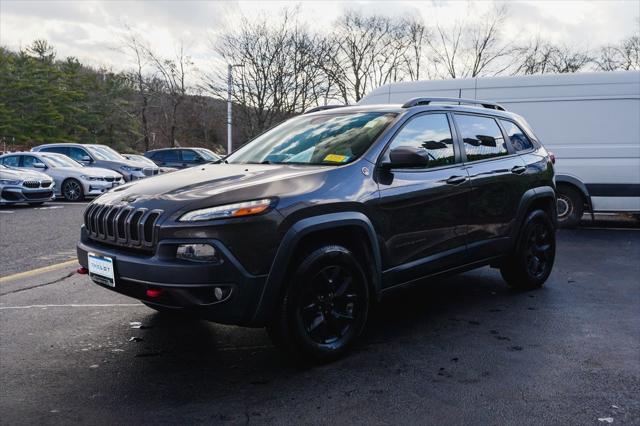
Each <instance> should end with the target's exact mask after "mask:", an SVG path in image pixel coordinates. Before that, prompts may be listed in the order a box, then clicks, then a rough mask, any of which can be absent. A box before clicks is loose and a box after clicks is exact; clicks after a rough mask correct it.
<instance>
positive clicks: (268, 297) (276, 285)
mask: <svg viewBox="0 0 640 426" xmlns="http://www.w3.org/2000/svg"><path fill="white" fill-rule="evenodd" d="M343 226H357V227H359V228H360V229H362V230H363V231H364V232H365V235H366V236H367V238H368V240H369V244H370V246H371V249H372V250H371V251H372V253H371V254H372V258H373V262H374V268H375V269H374V270H375V273H374V274H373V276H372V281H373V282H372V284H373V290H374V291H373V293H374V294H373V297H374V298H375V299H376V300H379V299H380V297H381V294H382V293H381V291H380V287H381V275H382V261H381V255H380V247H379V245H378V237H377V235H376V232H375V229H374V227H373V224H372V223H371V221H370V220H369V218H368V217H367V216H366V215H365V214H364V213H360V212H338V213H328V214H324V215H319V216H313V217H309V218H306V219H301V220H299V221H298V222H296V223H294V224H293V225H292V226H291V227H290V228H289V230H288V231H287V232H286V233H285V235H284V237H283V238H282V241H281V242H280V246H279V247H278V250H277V252H276V256H275V258H274V260H273V263H272V265H271V269H270V271H269V275H268V277H267V281H266V283H265V285H264V289H263V291H262V295H261V296H260V299H259V301H258V306H257V307H256V313H255V316H254V318H253V321H252V322H253V323H259V324H263V323H266V322H267V321H268V319H269V316H270V315H271V313H272V312H273V309H274V308H275V307H276V305H277V303H278V297H279V296H280V294H281V293H282V289H283V287H284V285H285V280H286V272H287V266H288V263H289V261H290V259H291V257H292V255H293V254H294V251H295V248H296V246H297V245H298V243H299V242H300V241H301V239H302V238H303V237H305V236H306V235H309V234H311V233H313V232H317V231H325V230H330V229H335V228H339V227H343Z"/></svg>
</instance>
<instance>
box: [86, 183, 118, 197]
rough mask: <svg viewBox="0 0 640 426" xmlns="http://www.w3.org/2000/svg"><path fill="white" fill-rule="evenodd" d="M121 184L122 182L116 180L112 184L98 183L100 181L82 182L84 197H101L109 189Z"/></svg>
mask: <svg viewBox="0 0 640 426" xmlns="http://www.w3.org/2000/svg"><path fill="white" fill-rule="evenodd" d="M122 183H123V180H122V179H120V180H117V181H113V182H107V181H100V180H97V181H96V180H92V181H88V180H83V181H82V186H83V189H84V195H86V196H89V197H92V196H98V195H102V194H104V193H105V192H107V191H108V190H110V189H111V188H115V187H117V186H119V185H121V184H122Z"/></svg>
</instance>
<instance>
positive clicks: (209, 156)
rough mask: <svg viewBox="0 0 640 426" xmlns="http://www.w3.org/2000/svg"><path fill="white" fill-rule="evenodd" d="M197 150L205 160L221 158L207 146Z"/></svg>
mask: <svg viewBox="0 0 640 426" xmlns="http://www.w3.org/2000/svg"><path fill="white" fill-rule="evenodd" d="M195 150H196V151H197V152H198V154H200V155H201V156H202V157H203V158H204V159H205V160H209V161H217V160H219V159H220V157H218V156H217V155H216V154H214V153H213V151H210V150H208V149H205V148H195Z"/></svg>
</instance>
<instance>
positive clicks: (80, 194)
mask: <svg viewBox="0 0 640 426" xmlns="http://www.w3.org/2000/svg"><path fill="white" fill-rule="evenodd" d="M62 195H63V196H64V198H65V199H66V200H67V201H82V200H83V199H84V191H83V190H82V185H81V184H80V182H78V181H77V180H75V179H67V180H66V181H64V183H63V184H62Z"/></svg>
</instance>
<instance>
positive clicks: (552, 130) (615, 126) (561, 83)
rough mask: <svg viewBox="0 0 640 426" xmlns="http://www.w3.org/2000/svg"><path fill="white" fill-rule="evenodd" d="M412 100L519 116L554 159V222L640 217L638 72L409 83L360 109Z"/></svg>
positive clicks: (371, 97) (376, 95)
mask: <svg viewBox="0 0 640 426" xmlns="http://www.w3.org/2000/svg"><path fill="white" fill-rule="evenodd" d="M417 97H454V98H471V99H482V100H487V101H495V102H498V103H500V104H501V105H503V106H504V107H505V109H507V110H509V111H513V112H515V113H517V114H519V115H521V116H523V117H524V118H525V119H526V120H527V121H528V122H529V123H530V124H531V126H532V127H533V128H534V129H535V132H536V135H537V136H538V137H539V138H540V140H541V141H542V143H543V144H544V145H545V147H546V148H547V149H549V150H550V151H552V152H553V153H554V154H555V157H556V160H557V162H556V183H557V186H558V219H559V221H560V223H561V225H563V226H572V225H575V224H577V223H578V221H579V220H580V218H581V217H582V214H583V213H584V212H585V211H588V212H592V213H593V212H628V213H640V72H639V71H616V72H599V73H578V74H553V75H535V76H520V77H493V78H468V79H455V80H436V81H414V82H404V83H393V84H387V85H385V86H381V87H379V88H377V89H375V90H373V91H372V92H371V93H369V94H368V95H367V96H365V97H364V98H363V99H361V100H360V102H358V103H359V104H388V103H404V102H406V101H408V100H409V99H412V98H417Z"/></svg>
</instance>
